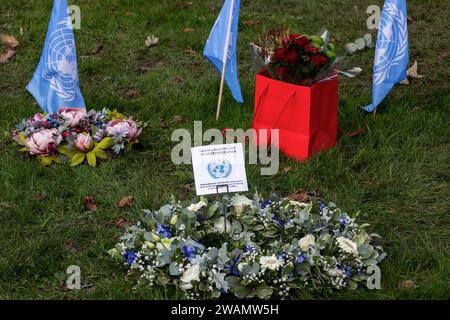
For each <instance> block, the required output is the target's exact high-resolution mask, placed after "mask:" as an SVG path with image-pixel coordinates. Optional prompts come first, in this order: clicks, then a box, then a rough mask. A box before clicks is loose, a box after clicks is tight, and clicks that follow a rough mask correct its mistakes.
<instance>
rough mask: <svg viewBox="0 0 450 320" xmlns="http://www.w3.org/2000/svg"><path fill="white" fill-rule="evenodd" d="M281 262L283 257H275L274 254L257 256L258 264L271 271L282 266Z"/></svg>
mask: <svg viewBox="0 0 450 320" xmlns="http://www.w3.org/2000/svg"><path fill="white" fill-rule="evenodd" d="M283 262H284V260H283V259H277V257H276V256H275V255H272V256H265V257H261V258H259V264H260V265H261V267H262V268H263V269H270V270H273V271H277V270H278V269H279V268H280V267H282V266H283Z"/></svg>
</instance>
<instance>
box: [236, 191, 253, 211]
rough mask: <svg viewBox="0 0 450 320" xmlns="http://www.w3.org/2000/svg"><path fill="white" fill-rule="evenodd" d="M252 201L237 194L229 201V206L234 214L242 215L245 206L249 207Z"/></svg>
mask: <svg viewBox="0 0 450 320" xmlns="http://www.w3.org/2000/svg"><path fill="white" fill-rule="evenodd" d="M252 203H253V202H252V200H250V199H249V198H247V197H246V196H241V195H239V194H237V195H235V196H234V197H233V198H232V199H231V205H232V206H233V207H234V210H235V212H236V213H238V214H239V213H242V212H243V211H244V207H245V206H251V205H252Z"/></svg>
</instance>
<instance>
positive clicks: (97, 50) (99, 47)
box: [91, 43, 103, 55]
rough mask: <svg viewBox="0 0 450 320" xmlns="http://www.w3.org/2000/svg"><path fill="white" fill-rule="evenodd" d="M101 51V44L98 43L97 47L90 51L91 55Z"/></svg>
mask: <svg viewBox="0 0 450 320" xmlns="http://www.w3.org/2000/svg"><path fill="white" fill-rule="evenodd" d="M102 50H103V44H102V43H98V44H97V46H96V47H95V48H94V49H92V50H91V55H96V54H99V53H100V52H101V51H102Z"/></svg>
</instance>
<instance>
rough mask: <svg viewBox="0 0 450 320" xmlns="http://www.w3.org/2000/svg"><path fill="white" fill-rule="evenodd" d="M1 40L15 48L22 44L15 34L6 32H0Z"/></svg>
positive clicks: (7, 45)
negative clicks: (11, 34)
mask: <svg viewBox="0 0 450 320" xmlns="http://www.w3.org/2000/svg"><path fill="white" fill-rule="evenodd" d="M0 42H1V43H3V44H4V45H5V46H6V47H8V48H11V49H15V48H17V47H18V46H19V45H20V43H19V41H17V39H16V38H15V37H14V36H10V35H6V34H0Z"/></svg>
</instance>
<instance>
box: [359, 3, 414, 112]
mask: <svg viewBox="0 0 450 320" xmlns="http://www.w3.org/2000/svg"><path fill="white" fill-rule="evenodd" d="M407 19H408V18H407V14H406V0H386V2H385V3H384V7H383V12H382V13H381V19H380V26H379V30H378V39H377V46H376V50H375V62H374V67H373V88H372V97H373V98H372V99H373V101H372V104H370V105H368V106H367V107H365V108H364V109H365V110H366V111H368V112H372V111H373V110H375V109H376V108H377V106H378V105H379V104H380V103H381V102H382V101H383V99H384V98H385V97H386V96H387V95H388V93H389V92H390V91H391V89H392V87H393V86H394V85H396V84H397V83H399V82H400V81H402V80H405V79H406V68H407V66H408V59H409V56H408V20H407Z"/></svg>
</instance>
